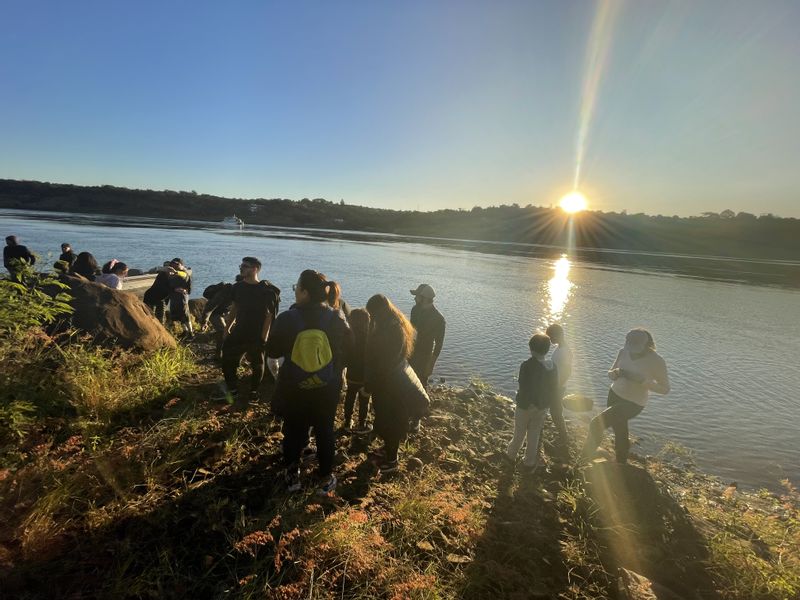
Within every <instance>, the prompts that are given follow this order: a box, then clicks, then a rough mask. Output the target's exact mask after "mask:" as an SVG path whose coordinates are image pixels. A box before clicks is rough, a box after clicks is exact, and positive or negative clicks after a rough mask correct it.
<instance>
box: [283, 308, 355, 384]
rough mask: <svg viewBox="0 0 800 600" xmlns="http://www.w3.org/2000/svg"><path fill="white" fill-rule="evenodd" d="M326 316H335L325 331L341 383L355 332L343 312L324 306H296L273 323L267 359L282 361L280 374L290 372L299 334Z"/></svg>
mask: <svg viewBox="0 0 800 600" xmlns="http://www.w3.org/2000/svg"><path fill="white" fill-rule="evenodd" d="M323 312H330V313H332V314H331V318H330V319H329V321H328V323H327V326H326V327H325V329H324V331H325V334H326V335H327V336H328V343H329V344H330V346H331V351H332V352H333V363H334V368H335V370H336V372H337V373H338V379H339V380H340V381H341V374H342V371H343V370H344V367H345V365H346V364H347V360H348V358H349V356H350V355H351V354H352V352H353V331H352V330H351V329H350V325H348V324H347V321H346V320H345V318H344V315H343V314H342V312H341V311H339V310H335V309H333V308H331V307H330V306H327V305H323V304H314V305H311V306H300V307H298V306H293V307H292V308H290V309H289V310H287V311H284V312H282V313H281V314H279V315H278V317H277V318H276V319H275V321H274V322H273V323H272V326H271V327H270V331H269V337H268V338H267V356H269V357H270V358H281V357H283V359H284V361H283V364H282V365H281V371H285V370H286V369H287V368H288V364H287V363H288V361H289V358H290V357H291V355H292V348H293V347H294V340H295V338H296V337H297V334H299V333H300V332H301V331H303V329H305V328H308V327H310V326H313V325H314V324H316V323H320V322H321V316H322V313H323ZM298 314H299V315H300V316H302V319H298V318H297V315H298ZM299 323H304V324H306V326H305V327H303V326H300V325H299ZM278 378H279V379H280V372H279V373H278Z"/></svg>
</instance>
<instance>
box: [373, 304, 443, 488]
mask: <svg viewBox="0 0 800 600" xmlns="http://www.w3.org/2000/svg"><path fill="white" fill-rule="evenodd" d="M367 311H368V312H369V314H370V332H369V337H368V338H367V360H366V365H365V382H366V388H367V391H369V392H371V393H372V406H373V408H374V410H375V424H374V427H373V429H374V431H375V433H376V434H377V435H378V436H379V437H380V438H382V439H383V442H384V448H383V461H382V464H381V465H380V470H381V472H382V473H393V472H394V471H397V469H398V462H397V451H398V449H399V448H400V442H402V441H403V439H404V438H405V436H406V434H407V433H408V422H409V419H410V418H414V417H419V416H422V414H413V413H424V412H425V411H426V410H427V398H428V396H427V393H426V392H425V390H424V388H423V387H422V384H421V383H420V381H419V379H418V378H417V377H416V375H415V374H414V372H413V370H412V369H411V367H409V366H408V362H407V361H408V357H409V356H410V355H411V351H412V350H413V348H414V327H413V325H411V322H410V321H409V320H408V319H407V318H406V317H405V315H404V314H403V313H402V312H400V310H398V308H397V307H396V306H395V305H394V304H392V302H391V301H390V300H389V299H388V298H387V297H386V296H384V295H382V294H376V295H374V296H372V298H370V299H369V301H368V302H367ZM420 404H424V408H422V410H417V408H416V407H418V406H420Z"/></svg>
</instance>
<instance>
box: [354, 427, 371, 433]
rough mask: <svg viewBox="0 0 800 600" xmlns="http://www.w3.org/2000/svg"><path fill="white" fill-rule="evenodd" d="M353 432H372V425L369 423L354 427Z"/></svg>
mask: <svg viewBox="0 0 800 600" xmlns="http://www.w3.org/2000/svg"><path fill="white" fill-rule="evenodd" d="M353 433H354V434H356V435H367V434H368V433H372V427H370V426H369V425H359V426H358V427H356V428H354V429H353Z"/></svg>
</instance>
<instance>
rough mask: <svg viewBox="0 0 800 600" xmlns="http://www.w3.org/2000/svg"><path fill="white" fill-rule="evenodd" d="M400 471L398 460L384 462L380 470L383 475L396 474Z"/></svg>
mask: <svg viewBox="0 0 800 600" xmlns="http://www.w3.org/2000/svg"><path fill="white" fill-rule="evenodd" d="M399 469H400V465H398V464H397V461H396V460H392V461H384V462H383V463H382V464H381V466H380V467H379V468H378V470H379V471H380V472H381V473H384V474H386V473H396V472H397V471H398V470H399Z"/></svg>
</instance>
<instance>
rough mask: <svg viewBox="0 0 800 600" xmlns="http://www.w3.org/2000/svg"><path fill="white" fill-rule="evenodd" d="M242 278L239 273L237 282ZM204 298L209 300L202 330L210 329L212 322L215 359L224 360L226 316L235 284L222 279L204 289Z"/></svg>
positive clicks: (231, 301) (202, 317)
mask: <svg viewBox="0 0 800 600" xmlns="http://www.w3.org/2000/svg"><path fill="white" fill-rule="evenodd" d="M241 280H242V276H241V275H237V276H236V282H237V283H238V282H240V281H241ZM203 298H207V299H208V302H206V305H205V308H203V314H202V316H201V317H200V330H201V331H205V330H206V329H208V325H209V323H210V324H211V327H212V328H213V329H214V344H215V352H214V359H215V360H222V343H223V342H224V341H225V334H226V333H227V331H228V324H227V323H226V322H225V318H226V316H227V314H228V311H229V310H230V308H231V304H232V303H233V284H232V283H225V282H223V281H220V282H219V283H217V284H213V285H210V286H208V287H207V288H206V289H205V290H203Z"/></svg>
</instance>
